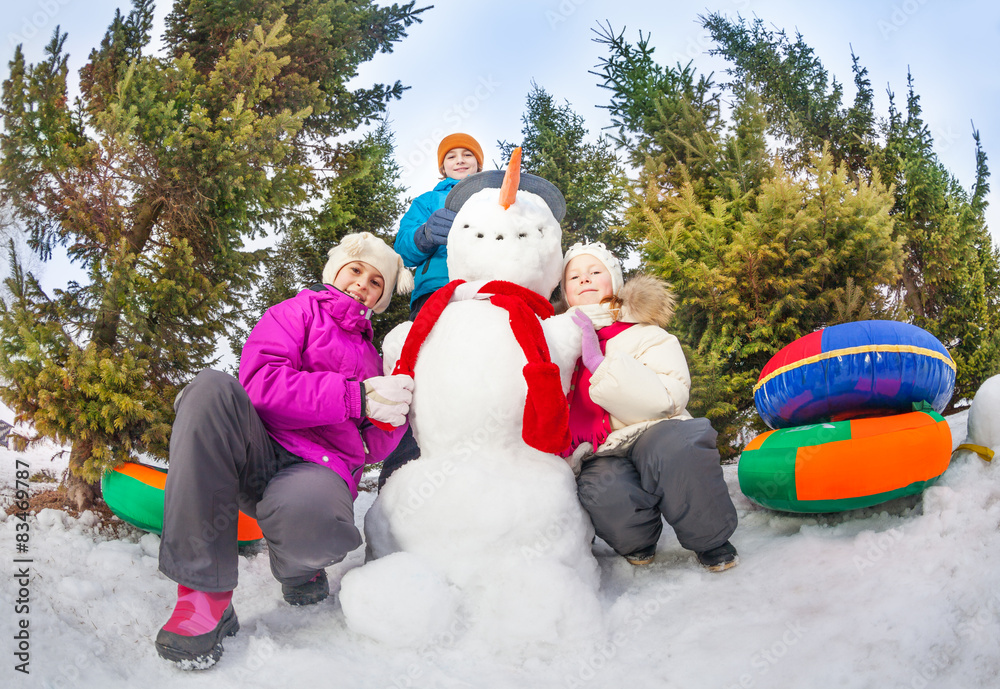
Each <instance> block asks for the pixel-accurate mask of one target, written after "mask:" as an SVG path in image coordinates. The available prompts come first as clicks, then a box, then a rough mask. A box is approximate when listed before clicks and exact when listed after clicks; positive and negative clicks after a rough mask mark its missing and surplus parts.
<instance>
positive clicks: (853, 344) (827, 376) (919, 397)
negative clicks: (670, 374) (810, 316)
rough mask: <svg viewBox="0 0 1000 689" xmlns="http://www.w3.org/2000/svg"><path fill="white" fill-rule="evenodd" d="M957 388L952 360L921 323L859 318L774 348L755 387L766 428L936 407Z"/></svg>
mask: <svg viewBox="0 0 1000 689" xmlns="http://www.w3.org/2000/svg"><path fill="white" fill-rule="evenodd" d="M954 388H955V362H954V361H953V360H952V358H951V355H950V354H948V350H947V349H945V347H944V345H942V344H941V342H940V341H939V340H938V339H937V338H936V337H934V336H933V335H931V334H930V333H929V332H927V331H926V330H924V329H923V328H918V327H917V326H915V325H910V324H908V323H899V322H897V321H859V322H857V323H844V324H842V325H834V326H830V327H829V328H824V329H822V330H818V331H816V332H814V333H810V334H809V335H806V336H804V337H800V338H799V339H798V340H795V341H794V342H792V343H791V344H789V345H788V346H787V347H784V348H783V349H781V350H780V351H779V352H778V353H776V354H775V355H774V356H773V357H771V360H770V361H769V362H768V363H767V365H766V366H765V367H764V369H763V370H762V371H761V373H760V378H759V379H758V381H757V385H756V386H755V387H754V403H755V404H756V405H757V412H758V413H759V414H760V416H761V418H762V419H764V422H765V423H767V425H768V426H770V427H771V428H775V429H777V428H787V427H789V426H800V425H804V424H811V423H819V422H824V421H840V420H842V419H850V418H859V417H863V416H880V415H885V414H896V413H901V412H909V411H911V409H912V407H913V404H914V403H920V402H927V403H929V404H930V405H931V406H932V407H933V408H934V410H935V411H936V412H938V413H939V414H940V413H941V412H942V411H944V409H945V407H946V406H947V405H948V402H949V400H951V395H952V392H953V390H954Z"/></svg>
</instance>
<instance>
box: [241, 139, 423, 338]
mask: <svg viewBox="0 0 1000 689" xmlns="http://www.w3.org/2000/svg"><path fill="white" fill-rule="evenodd" d="M394 152H395V145H394V143H393V135H392V132H391V130H390V129H389V125H388V123H387V122H385V121H383V122H381V123H380V124H379V126H378V127H377V128H376V129H374V130H373V131H371V132H370V133H368V134H366V135H365V136H364V137H363V138H362V139H361V140H360V141H358V142H354V143H350V144H346V145H344V146H343V147H341V149H340V155H339V156H338V160H337V168H336V169H335V170H332V171H331V174H329V175H328V176H327V177H325V178H324V179H323V185H324V201H323V205H322V207H320V208H319V210H318V211H310V212H303V213H301V214H300V215H299V216H297V217H295V218H294V219H293V220H292V221H291V222H290V224H289V227H288V229H287V230H286V231H285V232H284V233H283V235H282V238H281V241H280V242H279V243H278V245H277V246H276V247H275V248H274V249H273V250H271V251H269V257H268V259H267V261H265V263H264V270H265V279H264V280H263V281H262V282H261V284H260V287H259V289H258V290H257V291H256V292H255V293H254V295H253V297H252V298H251V299H250V301H249V302H248V304H247V307H246V308H245V309H244V311H243V313H242V319H243V325H241V326H239V327H238V328H236V329H234V335H233V337H231V338H230V344H231V347H232V351H233V353H234V354H236V355H237V356H239V354H240V351H241V350H242V349H243V343H244V342H245V341H246V337H247V335H248V334H249V329H250V328H251V327H252V326H253V324H254V323H256V322H257V320H259V319H260V317H261V316H262V315H263V313H264V311H266V310H267V309H268V308H270V307H271V306H273V305H274V304H277V303H278V302H280V301H283V300H285V299H288V298H290V297H292V296H294V295H295V294H296V293H297V292H299V291H300V290H302V289H304V288H305V287H307V286H309V285H311V284H315V283H318V282H320V281H321V278H322V274H323V267H324V266H325V265H326V261H327V254H328V252H329V250H330V249H331V248H332V247H333V246H335V245H336V244H337V243H339V242H340V240H341V239H342V238H343V237H344V236H345V235H347V234H351V233H355V232H371V233H372V234H374V235H376V236H378V237H381V238H382V239H383V240H385V242H386V243H387V244H389V245H390V246H391V245H392V243H393V239H394V232H393V229H392V226H393V224H394V223H395V221H396V219H397V218H398V217H399V216H400V215H401V214H402V212H403V210H404V206H403V203H402V201H401V200H400V196H401V194H402V193H403V191H404V190H403V188H402V187H401V186H399V165H398V164H397V163H396V161H395V158H394ZM409 313H410V309H409V298H408V297H406V296H400V295H395V296H394V297H393V299H392V302H390V305H389V308H388V309H387V310H386V311H385V312H384V313H382V314H380V315H379V317H378V319H377V320H376V321H375V322H374V326H375V341H376V342H379V341H381V340H382V339H383V338H384V337H385V335H386V334H387V333H388V332H389V331H390V330H392V328H394V327H395V326H396V325H398V324H399V323H401V322H402V321H404V320H406V318H407V317H408V316H409Z"/></svg>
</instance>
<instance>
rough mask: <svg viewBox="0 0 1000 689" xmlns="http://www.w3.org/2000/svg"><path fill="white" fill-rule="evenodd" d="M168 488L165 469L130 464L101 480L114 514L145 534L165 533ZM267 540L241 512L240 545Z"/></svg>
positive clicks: (102, 488) (239, 518)
mask: <svg viewBox="0 0 1000 689" xmlns="http://www.w3.org/2000/svg"><path fill="white" fill-rule="evenodd" d="M166 485H167V472H166V470H165V469H160V468H157V467H152V466H149V465H148V464H136V463H134V462H128V463H125V464H122V465H120V466H118V467H115V469H113V470H112V471H108V472H105V474H104V476H102V477H101V491H102V493H103V494H104V502H106V503H107V504H108V507H110V508H111V511H112V512H114V513H115V515H116V516H117V517H118V518H119V519H121V520H123V521H126V522H128V523H129V524H131V525H132V526H135V527H138V528H140V529H142V530H143V531H151V532H152V533H155V534H158V533H161V532H162V531H163V489H164V487H165V486H166ZM263 537H264V534H262V533H261V531H260V527H259V526H257V522H256V520H254V519H252V518H251V517H248V516H247V515H245V514H243V512H240V515H239V517H238V518H237V522H236V538H237V540H238V541H239V544H240V545H247V544H250V543H253V542H254V541H259V540H260V539H261V538H263Z"/></svg>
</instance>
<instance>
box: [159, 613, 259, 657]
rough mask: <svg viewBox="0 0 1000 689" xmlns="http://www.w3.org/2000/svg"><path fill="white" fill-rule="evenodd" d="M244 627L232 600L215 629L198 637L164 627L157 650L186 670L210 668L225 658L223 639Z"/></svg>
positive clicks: (162, 655)
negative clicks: (176, 632) (223, 656)
mask: <svg viewBox="0 0 1000 689" xmlns="http://www.w3.org/2000/svg"><path fill="white" fill-rule="evenodd" d="M239 630H240V621H239V620H238V619H236V610H234V609H233V604H232V603H230V604H229V607H228V608H226V611H225V612H224V613H222V618H221V619H220V620H219V624H217V625H215V629H213V630H212V631H210V632H205V633H204V634H199V635H198V636H184V635H182V634H175V633H174V632H168V631H167V630H165V629H161V630H160V633H159V634H157V635H156V652H157V653H159V654H160V657H161V658H165V659H167V660H170V661H173V662H175V663H177V665H178V666H179V667H180V668H181V669H182V670H206V669H208V668H210V667H212V666H213V665H215V664H216V663H217V662H218V661H219V658H221V657H222V651H223V648H222V640H223V639H224V638H226V637H227V636H232V635H234V634H235V633H236V632H238V631H239Z"/></svg>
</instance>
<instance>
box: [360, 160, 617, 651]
mask: <svg viewBox="0 0 1000 689" xmlns="http://www.w3.org/2000/svg"><path fill="white" fill-rule="evenodd" d="M519 160H520V151H519V150H517V151H515V154H514V156H512V158H511V163H510V165H509V166H508V168H507V171H506V174H505V173H504V172H501V171H489V172H483V173H479V174H477V175H474V176H471V177H469V178H467V179H465V180H463V181H462V182H460V183H459V184H457V185H456V186H455V187H454V189H453V190H452V191H451V193H450V194H449V196H448V199H447V202H446V207H448V208H451V209H452V210H455V211H456V212H457V215H456V216H455V220H454V223H453V225H452V230H451V233H450V234H449V237H448V273H449V275H450V276H451V277H452V279H453V282H451V283H449V285H447V286H446V287H444V288H442V289H441V290H439V291H438V292H437V293H435V294H434V296H432V297H431V299H430V300H428V302H427V303H426V304H425V306H424V307H423V309H422V310H421V312H420V315H419V317H418V318H417V320H416V322H415V323H412V324H411V323H404V324H403V325H401V326H399V327H398V328H396V329H395V330H393V331H392V332H391V333H390V334H389V336H387V337H386V341H385V344H384V353H385V363H386V367H387V371H388V370H395V371H397V372H400V371H403V372H407V373H411V374H412V375H413V378H414V394H413V403H412V405H411V407H410V417H409V418H410V423H411V424H412V426H413V432H414V436H415V437H416V440H417V442H418V443H419V445H420V448H421V456H420V458H419V459H417V460H414V461H411V462H409V463H407V464H405V465H404V466H402V467H401V468H399V469H398V470H396V472H395V473H393V474H392V476H391V477H390V478H389V480H388V481H387V482H386V484H385V486H384V487H383V489H382V491H381V492H380V493H379V496H378V498H377V499H376V500H375V502H374V504H373V505H372V507H371V508H370V510H369V512H368V514H367V516H366V523H365V532H366V536H367V540H368V555H369V560H370V561H369V562H368V563H367V564H366V565H364V566H362V567H360V568H358V569H355V570H352V571H351V572H349V573H348V574H347V575H345V576H344V579H343V581H342V585H341V593H340V600H341V605H342V608H343V610H344V614H345V617H346V618H347V622H348V624H349V626H350V627H351V628H352V629H354V630H355V631H357V632H360V633H364V634H367V635H368V636H371V637H373V638H375V639H376V640H379V641H383V642H386V643H391V644H396V645H417V644H423V643H428V642H430V641H432V640H433V639H434V638H435V637H436V636H439V635H443V634H449V635H452V634H454V632H455V630H456V628H457V629H461V630H462V631H463V632H468V633H470V634H472V635H474V637H475V638H477V639H480V638H481V639H487V640H488V641H489V642H490V643H492V644H501V645H512V644H513V645H518V644H522V643H523V644H535V643H539V642H553V641H556V640H567V639H579V638H581V637H582V636H588V635H590V634H591V633H592V632H594V631H595V630H596V628H597V626H598V624H599V621H600V606H599V605H598V602H597V595H596V591H597V585H598V568H597V564H596V561H595V559H594V557H593V554H592V552H591V547H590V544H591V539H592V538H593V527H592V525H591V523H590V519H589V518H588V517H587V515H586V513H585V512H584V510H583V508H582V507H581V506H580V503H579V500H578V498H577V492H576V482H575V479H574V476H573V472H572V470H571V469H570V467H569V465H568V464H567V463H566V461H564V460H563V459H562V458H560V457H559V456H557V454H554V453H557V452H559V451H560V450H561V449H563V448H564V447H566V446H567V445H568V444H569V435H568V433H569V431H568V411H567V407H566V398H565V392H566V390H567V389H568V387H569V381H570V377H571V374H572V371H573V366H574V364H575V362H576V360H577V358H578V356H579V354H580V331H579V328H578V327H577V326H576V325H575V324H574V323H573V322H572V321H571V320H570V318H569V317H568V316H566V315H562V316H554V317H551V313H552V310H551V306H550V305H549V303H548V301H547V299H546V298H545V297H547V296H548V295H550V294H551V293H552V291H553V290H554V289H555V287H556V285H557V284H558V283H559V280H560V277H561V271H562V249H561V235H562V233H561V230H560V228H559V220H560V219H561V218H562V216H563V214H564V213H565V201H564V200H563V198H562V194H560V193H559V191H558V190H557V189H556V188H555V186H554V185H552V184H551V183H549V182H547V181H546V180H543V179H541V178H539V177H536V176H533V175H527V174H525V175H521V174H519V167H520V166H519ZM373 558H374V559H373Z"/></svg>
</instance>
